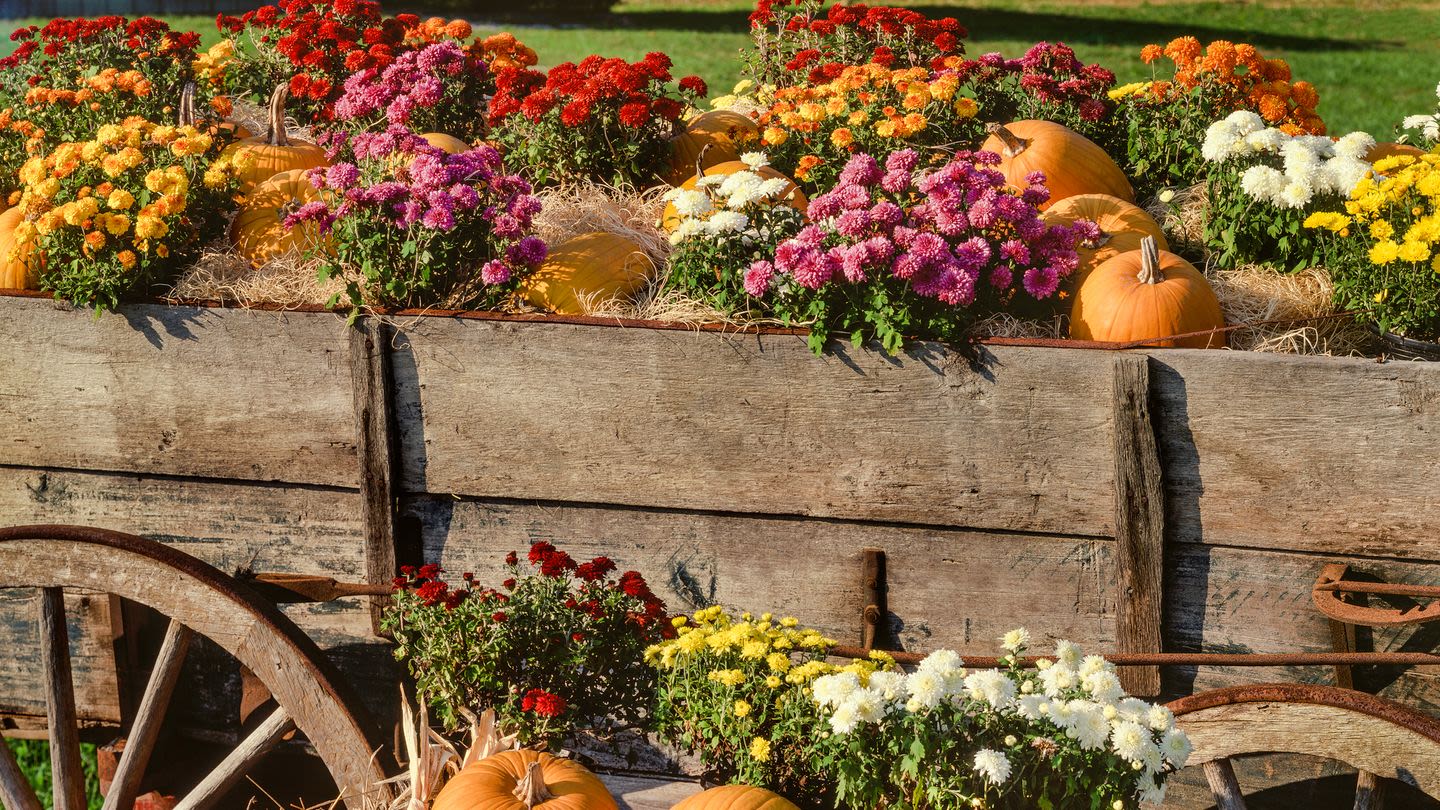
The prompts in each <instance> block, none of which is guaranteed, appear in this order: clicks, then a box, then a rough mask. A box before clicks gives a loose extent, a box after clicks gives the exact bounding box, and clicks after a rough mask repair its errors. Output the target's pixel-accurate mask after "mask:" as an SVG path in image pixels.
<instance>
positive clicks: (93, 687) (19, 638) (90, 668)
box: [0, 588, 120, 722]
mask: <svg viewBox="0 0 1440 810" xmlns="http://www.w3.org/2000/svg"><path fill="white" fill-rule="evenodd" d="M39 599H40V593H39V591H37V590H36V589H34V588H25V589H21V590H10V591H4V590H0V651H3V654H0V714H17V715H28V716H30V717H44V716H45V714H46V710H45V690H44V683H43V680H42V679H41V677H40V672H41V666H42V663H41V657H40V637H39V634H38V626H37V624H36V621H35V619H36V616H38V615H39V611H40V607H39ZM65 607H66V617H65V621H66V625H67V626H68V629H69V639H70V670H71V678H72V682H73V683H74V685H75V706H76V712H77V713H78V714H79V716H80V717H81V718H82V719H85V720H103V721H106V722H118V721H119V720H120V695H119V693H118V691H117V688H116V680H115V659H114V655H113V652H112V648H111V646H110V642H111V637H110V627H111V617H110V607H111V605H110V600H109V599H107V598H105V597H104V596H103V595H101V594H94V593H80V592H75V591H72V592H70V593H68V594H66V596H65Z"/></svg>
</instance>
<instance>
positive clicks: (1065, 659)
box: [1055, 638, 1080, 669]
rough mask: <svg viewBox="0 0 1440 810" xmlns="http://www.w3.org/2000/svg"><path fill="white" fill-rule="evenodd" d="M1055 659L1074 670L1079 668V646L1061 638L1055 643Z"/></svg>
mask: <svg viewBox="0 0 1440 810" xmlns="http://www.w3.org/2000/svg"><path fill="white" fill-rule="evenodd" d="M1055 658H1056V660H1058V661H1059V662H1060V663H1062V664H1064V665H1065V666H1067V667H1070V668H1071V669H1074V668H1075V667H1078V666H1080V646H1079V645H1077V644H1075V643H1074V642H1071V641H1066V640H1065V639H1063V638H1062V639H1060V640H1059V641H1057V642H1055Z"/></svg>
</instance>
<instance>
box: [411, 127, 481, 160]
mask: <svg viewBox="0 0 1440 810" xmlns="http://www.w3.org/2000/svg"><path fill="white" fill-rule="evenodd" d="M420 137H421V138H424V139H425V142H426V143H428V144H430V145H431V146H433V147H435V148H436V149H439V150H440V151H442V152H446V153H448V154H451V155H458V154H460V153H461V152H468V151H470V149H471V147H470V144H468V143H466V142H464V141H462V140H460V139H459V138H457V137H455V136H454V135H446V134H445V133H443V132H427V133H425V134H424V135H421V136H420Z"/></svg>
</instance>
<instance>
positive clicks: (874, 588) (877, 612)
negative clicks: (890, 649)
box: [860, 548, 890, 650]
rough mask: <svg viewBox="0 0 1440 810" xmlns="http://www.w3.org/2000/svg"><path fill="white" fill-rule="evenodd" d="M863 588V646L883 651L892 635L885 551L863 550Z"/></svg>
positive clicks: (861, 563)
mask: <svg viewBox="0 0 1440 810" xmlns="http://www.w3.org/2000/svg"><path fill="white" fill-rule="evenodd" d="M860 588H861V593H862V594H864V599H863V601H862V603H861V611H862V612H861V616H860V618H861V630H860V646H861V647H864V648H865V649H867V650H871V649H874V650H883V649H886V648H887V645H888V644H889V641H890V639H889V633H887V632H886V628H885V615H886V613H887V612H888V611H887V607H886V604H885V550H884V549H881V548H863V549H861V550H860Z"/></svg>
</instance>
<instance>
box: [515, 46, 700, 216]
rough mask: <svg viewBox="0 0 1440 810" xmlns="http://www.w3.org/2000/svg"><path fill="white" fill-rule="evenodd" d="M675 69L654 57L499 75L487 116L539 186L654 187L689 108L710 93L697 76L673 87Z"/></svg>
mask: <svg viewBox="0 0 1440 810" xmlns="http://www.w3.org/2000/svg"><path fill="white" fill-rule="evenodd" d="M670 67H671V62H670V57H668V56H666V55H665V54H663V53H659V52H654V53H649V54H646V56H645V58H644V59H642V60H641V61H639V62H635V63H629V62H626V61H625V60H624V59H606V58H604V57H600V56H587V57H586V58H584V59H582V60H581V61H580V62H579V63H578V64H576V63H572V62H565V63H562V64H559V65H556V66H555V67H553V68H551V69H550V71H549V72H548V73H540V72H538V71H535V70H530V69H528V68H518V67H517V68H508V69H505V70H501V71H499V72H498V74H497V76H496V80H495V82H496V92H495V97H494V99H492V100H491V102H490V108H489V112H488V116H487V118H488V123H489V125H490V127H491V138H492V139H493V140H495V141H496V142H497V143H500V144H502V145H503V146H504V148H505V154H506V159H507V160H509V161H511V162H512V164H513V165H514V166H515V167H516V168H517V169H520V170H521V171H522V172H523V173H524V174H525V176H527V177H529V178H531V179H532V180H533V181H534V182H535V183H536V184H537V185H557V184H563V183H575V182H599V183H608V184H610V185H614V186H629V187H634V188H643V187H646V186H649V185H653V184H654V181H655V179H656V175H657V172H659V171H661V169H662V168H663V167H664V166H665V165H666V163H667V161H669V159H670V152H671V145H670V139H671V138H672V137H674V136H675V135H676V134H677V133H678V132H679V130H680V128H681V117H682V114H683V113H684V111H685V108H686V106H687V105H690V106H694V105H697V104H699V103H700V101H701V100H702V99H703V98H704V97H705V95H706V93H707V88H706V87H705V82H703V81H701V79H700V78H699V77H698V76H686V77H685V78H683V79H680V81H679V82H678V86H675V87H672V86H671V80H672V77H671V75H670Z"/></svg>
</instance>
